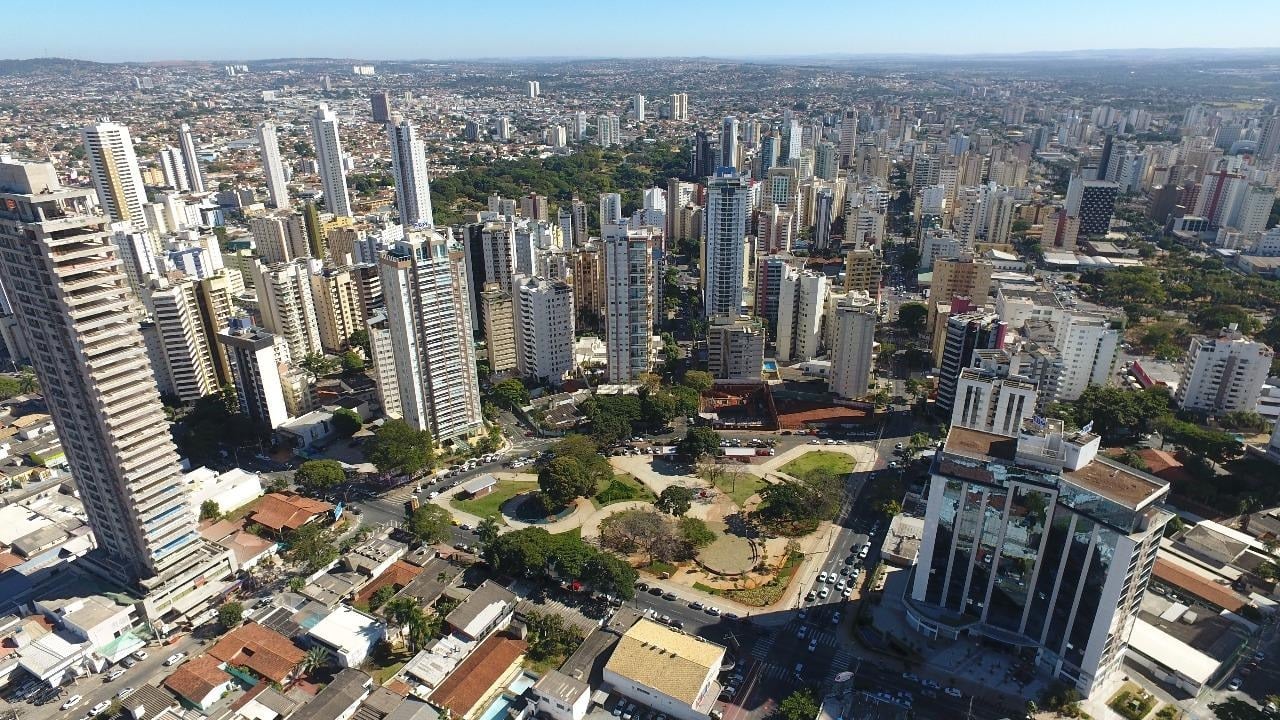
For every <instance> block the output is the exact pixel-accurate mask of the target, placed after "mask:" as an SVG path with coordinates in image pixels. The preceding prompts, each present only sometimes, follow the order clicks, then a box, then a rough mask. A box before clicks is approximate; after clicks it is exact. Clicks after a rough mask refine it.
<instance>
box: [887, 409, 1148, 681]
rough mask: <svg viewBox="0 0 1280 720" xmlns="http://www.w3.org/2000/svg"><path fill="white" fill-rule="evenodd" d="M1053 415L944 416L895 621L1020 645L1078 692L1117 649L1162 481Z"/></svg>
mask: <svg viewBox="0 0 1280 720" xmlns="http://www.w3.org/2000/svg"><path fill="white" fill-rule="evenodd" d="M1100 440H1101V439H1100V438H1099V437H1098V436H1097V435H1090V434H1086V433H1075V434H1066V433H1064V432H1063V428H1062V423H1061V421H1060V420H1047V421H1045V420H1039V421H1036V422H1031V421H1028V422H1027V423H1026V424H1025V425H1024V426H1023V428H1022V429H1021V430H1020V432H1019V433H1018V435H1017V436H1016V437H1009V436H1007V435H998V434H994V433H986V432H981V431H978V430H973V429H969V428H965V427H959V426H953V427H952V428H951V431H950V432H949V433H948V435H947V439H946V444H945V445H944V446H943V448H942V450H941V451H940V452H939V453H938V457H937V458H936V459H935V460H934V464H933V469H932V479H931V481H930V483H929V492H928V502H927V508H926V512H925V534H924V539H923V541H922V543H921V547H920V553H919V556H918V560H917V563H916V567H915V570H914V572H913V577H912V581H911V583H912V584H911V589H910V596H909V598H906V611H907V622H908V624H909V625H911V627H913V628H914V629H915V630H917V631H918V632H920V633H921V634H922V635H924V636H925V637H926V638H930V639H943V638H946V639H955V638H958V637H959V636H960V635H962V634H965V635H969V636H971V637H972V636H977V637H980V638H982V639H983V641H984V642H988V643H993V644H998V645H1000V646H1001V647H1005V648H1008V649H1009V650H1010V651H1011V652H1025V653H1027V655H1028V656H1029V657H1035V658H1036V665H1037V666H1038V667H1040V668H1041V669H1042V670H1044V671H1046V672H1047V673H1048V674H1050V675H1051V676H1053V677H1054V678H1056V679H1059V680H1061V681H1063V682H1066V683H1068V684H1069V685H1070V686H1072V687H1074V688H1076V689H1077V690H1078V691H1079V692H1080V693H1081V694H1082V695H1085V696H1087V695H1089V694H1090V693H1091V692H1092V691H1093V690H1094V689H1095V688H1098V687H1100V686H1102V685H1104V684H1105V683H1106V681H1107V680H1108V679H1110V678H1111V677H1113V676H1114V675H1115V674H1116V673H1117V672H1120V671H1121V663H1122V661H1123V659H1124V657H1125V652H1126V649H1127V644H1128V640H1129V635H1130V632H1131V631H1132V630H1133V628H1134V624H1135V621H1136V619H1137V616H1138V610H1139V606H1140V604H1141V601H1142V597H1143V594H1144V593H1145V592H1146V589H1147V584H1148V581H1149V580H1150V578H1151V574H1152V568H1153V566H1154V565H1155V562H1156V552H1157V551H1158V549H1159V547H1160V541H1161V538H1162V536H1163V530H1164V526H1165V524H1166V523H1167V522H1168V521H1169V519H1170V518H1171V517H1172V515H1171V514H1170V513H1169V512H1167V511H1165V510H1163V509H1162V507H1161V505H1162V503H1163V502H1164V500H1165V499H1166V498H1167V497H1168V494H1169V486H1168V484H1167V483H1165V482H1164V481H1162V480H1158V479H1156V478H1154V477H1152V476H1150V475H1146V474H1144V473H1142V472H1139V471H1137V470H1134V469H1132V468H1130V467H1127V466H1125V465H1120V464H1118V463H1115V462H1112V461H1111V460H1108V459H1106V458H1104V457H1102V456H1099V455H1098V454H1097V452H1098V446H1099V443H1100Z"/></svg>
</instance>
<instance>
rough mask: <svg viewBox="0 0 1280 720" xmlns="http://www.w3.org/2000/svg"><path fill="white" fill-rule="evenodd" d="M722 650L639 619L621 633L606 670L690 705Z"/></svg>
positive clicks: (717, 665) (713, 670)
mask: <svg viewBox="0 0 1280 720" xmlns="http://www.w3.org/2000/svg"><path fill="white" fill-rule="evenodd" d="M724 653H725V649H724V648H723V647H721V646H719V645H716V644H715V643H713V642H710V641H707V640H703V639H702V638H700V637H696V636H693V635H685V634H684V633H681V632H676V631H675V630H672V629H670V628H668V627H666V626H664V625H660V624H658V623H656V622H653V621H652V620H648V619H641V620H639V621H638V622H636V624H635V625H632V626H631V629H630V630H628V631H627V632H626V633H624V634H623V635H622V639H621V640H620V641H619V642H618V647H617V648H615V649H614V651H613V655H612V656H611V657H610V658H609V662H608V664H606V665H605V669H606V670H609V671H612V672H615V673H617V674H618V675H621V676H622V677H625V678H628V679H630V680H633V681H635V682H636V683H638V684H640V685H643V686H645V687H651V688H653V689H655V690H658V691H660V692H662V693H664V694H666V695H668V696H670V697H673V698H675V699H677V700H680V701H681V702H684V703H688V704H689V705H690V706H693V705H694V704H695V703H697V702H698V699H699V694H700V693H701V692H702V688H703V685H704V683H705V682H706V680H707V677H708V676H709V675H714V674H715V673H716V672H718V671H719V669H720V664H721V662H722V661H723V660H724Z"/></svg>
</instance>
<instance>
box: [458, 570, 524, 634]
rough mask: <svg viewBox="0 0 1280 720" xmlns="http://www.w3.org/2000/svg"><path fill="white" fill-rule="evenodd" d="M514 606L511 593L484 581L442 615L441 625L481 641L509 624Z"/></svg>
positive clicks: (514, 598) (513, 596)
mask: <svg viewBox="0 0 1280 720" xmlns="http://www.w3.org/2000/svg"><path fill="white" fill-rule="evenodd" d="M515 609H516V595H515V593H513V592H511V591H510V590H508V589H506V588H505V587H502V586H501V585H499V584H497V583H495V582H491V581H489V580H485V581H484V582H482V583H480V587H478V588H476V589H475V590H473V591H472V592H471V594H470V595H468V596H467V597H466V599H464V600H463V601H462V602H461V603H459V604H458V606H457V607H456V608H454V609H453V610H452V611H451V612H450V613H449V614H448V615H446V616H445V617H444V624H445V626H446V627H447V628H449V629H450V630H452V631H453V632H454V633H456V634H458V635H461V636H462V637H464V638H466V639H468V640H483V639H484V638H486V637H488V636H489V635H490V634H492V633H494V632H496V631H498V630H503V629H505V628H506V627H507V626H508V625H510V624H511V617H512V615H513V614H514V613H515Z"/></svg>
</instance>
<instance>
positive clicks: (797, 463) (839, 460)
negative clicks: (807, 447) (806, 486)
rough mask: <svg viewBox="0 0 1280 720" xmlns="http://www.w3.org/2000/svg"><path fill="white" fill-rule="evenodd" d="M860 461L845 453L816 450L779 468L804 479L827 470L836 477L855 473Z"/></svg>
mask: <svg viewBox="0 0 1280 720" xmlns="http://www.w3.org/2000/svg"><path fill="white" fill-rule="evenodd" d="M857 463H858V461H857V460H856V459H854V457H853V456H852V455H845V454H844V453H837V452H826V451H823V450H814V451H813V452H809V453H805V454H804V455H801V456H800V457H798V458H796V459H795V460H792V461H791V462H789V463H787V464H786V465H783V466H782V467H780V468H778V469H779V470H781V471H782V472H784V473H786V474H788V475H790V476H792V477H797V478H798V477H804V476H805V475H807V474H808V473H810V472H813V471H814V470H827V471H829V472H831V473H833V474H835V475H844V474H846V473H851V472H853V468H854V466H855V465H857Z"/></svg>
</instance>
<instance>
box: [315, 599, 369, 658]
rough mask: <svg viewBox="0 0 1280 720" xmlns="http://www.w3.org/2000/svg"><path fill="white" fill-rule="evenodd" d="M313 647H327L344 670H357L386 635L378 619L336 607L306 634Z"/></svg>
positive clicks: (351, 609) (353, 610)
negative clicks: (315, 645) (313, 644)
mask: <svg viewBox="0 0 1280 720" xmlns="http://www.w3.org/2000/svg"><path fill="white" fill-rule="evenodd" d="M307 636H308V637H309V638H311V640H312V642H314V643H315V644H317V645H319V646H321V647H324V648H327V649H328V650H329V652H330V653H331V654H332V655H333V656H334V658H335V659H336V660H337V662H338V665H339V666H341V667H344V668H351V667H358V666H359V665H360V664H361V663H363V662H364V661H365V659H366V658H368V657H369V655H370V654H371V653H372V652H373V648H374V646H376V645H377V644H378V643H379V642H381V641H382V639H383V638H385V637H386V636H387V626H386V625H385V624H384V623H383V622H382V620H380V619H378V618H376V617H373V616H372V615H367V614H365V613H362V612H360V611H359V610H356V609H354V608H350V607H347V606H346V605H340V606H338V607H337V608H334V610H333V612H331V613H329V614H328V615H327V616H325V618H324V619H323V620H321V621H320V622H318V623H316V624H315V626H314V627H312V628H311V629H310V630H308V631H307Z"/></svg>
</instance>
